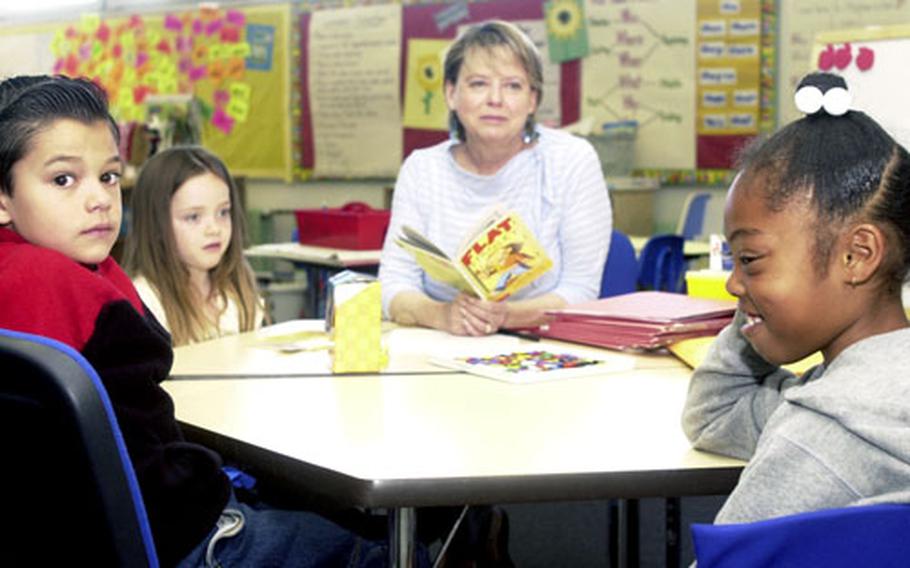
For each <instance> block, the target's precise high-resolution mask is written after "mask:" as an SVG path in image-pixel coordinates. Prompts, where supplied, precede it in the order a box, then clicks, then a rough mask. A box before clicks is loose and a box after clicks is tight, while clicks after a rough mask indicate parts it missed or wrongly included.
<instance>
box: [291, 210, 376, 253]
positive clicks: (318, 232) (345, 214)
mask: <svg viewBox="0 0 910 568" xmlns="http://www.w3.org/2000/svg"><path fill="white" fill-rule="evenodd" d="M294 213H295V215H296V216H297V234H298V241H299V242H300V244H302V245H313V246H318V247H330V248H339V249H350V250H377V249H381V248H382V242H383V241H384V240H385V233H386V231H387V230H388V228H389V217H390V216H391V212H390V211H388V210H385V209H373V208H372V207H370V206H369V205H367V204H366V203H361V202H359V201H353V202H351V203H348V204H346V205H344V206H343V207H340V208H332V209H329V208H322V209H298V210H297V211H295V212H294Z"/></svg>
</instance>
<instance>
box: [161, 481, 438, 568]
mask: <svg viewBox="0 0 910 568" xmlns="http://www.w3.org/2000/svg"><path fill="white" fill-rule="evenodd" d="M231 511H237V512H239V513H240V514H241V515H242V518H243V524H242V528H240V529H239V531H236V532H235V531H233V530H230V527H229V526H228V525H230V524H231V521H232V516H231V515H230V514H229V512H231ZM225 512H226V514H225V515H222V521H225V520H227V521H228V523H227V524H225V523H222V522H220V523H219V525H225V528H226V529H228V530H227V531H222V532H226V533H227V534H230V535H231V536H222V535H218V536H217V537H216V534H217V533H218V527H217V526H216V527H214V528H213V529H212V531H211V533H209V535H208V536H207V537H206V538H205V539H204V540H203V541H202V542H201V543H200V544H199V545H198V546H197V547H196V548H195V549H194V550H193V551H192V552H191V553H190V554H189V555H188V556H187V557H186V558H184V559H183V560H182V561H181V562H180V563H179V564H178V568H202V567H206V564H207V563H206V553H207V551H208V549H209V544H210V541H212V539H213V537H215V538H216V542H215V544H214V545H213V546H212V552H213V557H214V561H215V564H214V566H220V567H223V568H234V567H243V568H271V567H276V568H277V567H295V568H296V567H300V568H303V567H314V568H315V567H339V568H379V567H385V566H387V565H388V557H389V550H388V544H387V543H385V542H376V541H371V540H366V539H364V538H361V537H359V536H357V535H355V534H354V533H352V532H349V531H347V530H346V529H343V528H341V527H339V526H338V525H335V524H334V523H332V522H331V521H328V520H326V519H324V518H323V517H320V516H319V515H316V514H314V513H309V512H306V511H285V510H281V509H269V508H265V509H260V508H253V507H250V506H248V505H246V504H243V503H239V502H238V501H237V500H236V499H234V498H233V497H232V498H231V501H230V502H229V503H228V505H227V507H226V509H225ZM419 548H420V550H418V551H417V555H418V565H421V566H428V565H429V557H428V554H427V551H426V549H425V548H423V547H419Z"/></svg>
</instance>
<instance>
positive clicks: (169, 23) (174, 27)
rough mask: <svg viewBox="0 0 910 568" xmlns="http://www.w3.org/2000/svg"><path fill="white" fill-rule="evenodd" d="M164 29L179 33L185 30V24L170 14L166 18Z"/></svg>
mask: <svg viewBox="0 0 910 568" xmlns="http://www.w3.org/2000/svg"><path fill="white" fill-rule="evenodd" d="M164 29H166V30H170V31H172V32H179V31H180V30H182V29H183V22H181V21H180V18H178V17H177V16H175V15H174V14H168V15H166V16H165V17H164Z"/></svg>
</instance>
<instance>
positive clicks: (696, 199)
mask: <svg viewBox="0 0 910 568" xmlns="http://www.w3.org/2000/svg"><path fill="white" fill-rule="evenodd" d="M709 201H711V193H709V192H707V191H701V192H696V193H690V194H689V195H688V197H686V203H685V205H683V210H682V213H681V214H680V218H679V223H678V226H677V228H676V233H677V234H679V235H681V236H682V238H683V239H685V240H692V239H695V238H696V237H698V236H700V235H701V234H702V231H703V230H704V226H705V212H706V211H707V210H708V202H709Z"/></svg>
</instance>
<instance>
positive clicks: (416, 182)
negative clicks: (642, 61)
mask: <svg viewBox="0 0 910 568" xmlns="http://www.w3.org/2000/svg"><path fill="white" fill-rule="evenodd" d="M444 78H445V98H446V103H447V105H448V107H449V109H450V130H451V138H450V140H448V141H446V142H443V143H441V144H437V145H436V146H433V147H430V148H425V149H421V150H416V151H414V152H413V153H411V155H410V156H408V158H407V160H405V162H404V164H403V165H402V167H401V172H400V174H399V176H398V179H397V181H396V185H395V193H394V199H393V203H392V219H391V222H390V226H389V230H388V233H387V238H386V242H385V246H384V247H383V251H382V262H381V264H380V269H379V277H380V280H381V281H382V293H383V310H384V313H385V315H386V316H387V317H388V318H390V319H392V320H394V321H396V322H398V323H402V324H406V325H421V326H426V327H432V328H436V329H442V330H446V331H448V332H450V333H453V334H456V335H487V334H490V333H495V332H496V331H497V330H498V329H500V328H513V327H526V326H532V325H537V324H539V323H542V322H543V321H544V318H545V316H544V312H545V310H547V309H553V308H560V307H563V306H565V305H567V304H573V303H578V302H582V301H585V300H591V299H594V298H596V297H597V294H598V292H599V290H600V280H601V275H602V272H603V267H604V263H605V260H606V256H607V250H608V246H609V241H610V234H611V229H612V213H611V210H610V200H609V196H608V194H607V188H606V183H605V182H604V176H603V172H602V170H601V165H600V161H599V159H598V157H597V154H596V152H595V151H594V148H593V147H592V146H591V144H590V143H588V142H587V141H586V140H583V139H581V138H578V137H575V136H572V135H570V134H568V133H565V132H562V131H558V130H554V129H550V128H546V127H543V126H540V125H538V124H537V123H536V121H535V119H534V116H535V113H536V111H537V109H538V107H539V106H540V99H541V96H542V93H543V72H542V62H541V58H540V54H539V53H538V52H537V49H536V48H535V47H534V44H533V43H532V42H531V40H530V39H528V37H527V36H526V35H525V34H524V33H523V32H522V31H521V30H520V29H518V28H517V27H516V26H514V25H512V24H509V23H507V22H501V21H491V22H486V23H483V24H479V25H477V26H474V27H472V28H471V29H469V30H468V31H467V32H466V33H465V34H464V35H462V36H461V37H460V38H459V39H457V40H456V41H455V43H454V44H452V46H451V47H450V48H449V50H448V52H447V54H446V58H445V64H444ZM494 206H502V207H503V208H504V209H509V210H514V211H516V212H517V213H518V214H519V216H520V217H521V218H522V219H523V220H524V221H525V223H526V224H527V225H528V227H529V228H530V230H531V231H532V232H533V233H534V235H535V237H536V238H537V240H538V241H539V242H540V244H541V246H542V247H543V248H544V250H545V251H546V253H547V255H548V256H549V257H550V258H551V259H552V260H553V267H552V268H551V269H550V270H549V271H548V272H546V273H545V274H543V275H542V276H541V277H540V278H538V279H537V280H535V281H534V282H533V283H532V284H531V285H529V286H527V287H526V288H524V289H522V290H519V291H518V292H517V293H516V294H514V295H513V296H512V297H510V298H508V301H501V302H488V301H484V300H482V299H480V298H476V297H474V296H471V295H468V294H465V293H460V292H459V291H458V290H457V289H455V288H453V287H452V286H449V285H447V284H444V283H442V282H439V281H436V280H433V279H432V278H430V277H429V276H428V275H427V274H426V273H425V272H423V271H422V270H421V269H420V267H419V266H418V265H417V263H416V262H415V261H414V259H413V258H412V257H411V256H410V255H409V254H408V253H407V252H406V251H404V250H402V249H401V248H400V247H398V246H397V245H396V243H395V238H396V237H397V236H398V235H399V234H400V233H401V227H402V226H404V225H408V226H410V227H412V228H414V229H416V230H417V231H418V232H419V233H420V234H422V235H424V236H426V237H427V238H428V239H429V240H430V241H432V242H433V243H435V244H437V245H438V246H439V247H440V248H441V249H442V250H443V252H445V253H446V254H448V255H449V256H454V255H456V253H457V250H458V248H459V247H460V245H461V244H462V242H463V240H464V238H465V236H466V235H467V234H468V233H469V232H470V231H471V229H472V228H473V226H475V225H476V223H477V222H478V219H479V218H480V216H481V214H482V212H484V211H485V210H487V209H490V208H492V207H494Z"/></svg>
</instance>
